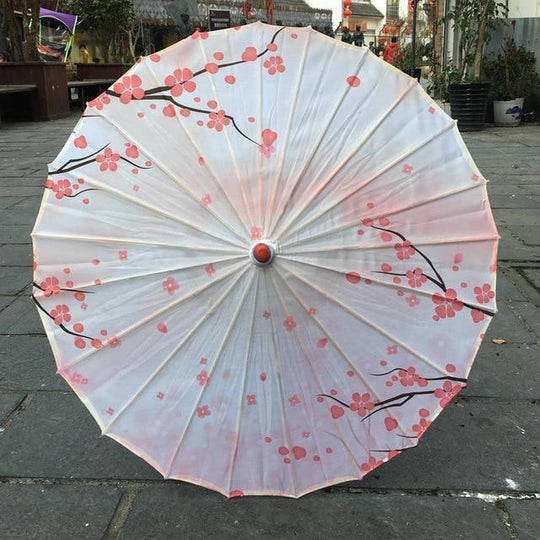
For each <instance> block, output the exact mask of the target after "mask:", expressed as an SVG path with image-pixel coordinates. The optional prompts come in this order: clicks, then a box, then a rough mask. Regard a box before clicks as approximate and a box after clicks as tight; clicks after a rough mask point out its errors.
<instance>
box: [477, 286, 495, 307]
mask: <svg viewBox="0 0 540 540" xmlns="http://www.w3.org/2000/svg"><path fill="white" fill-rule="evenodd" d="M474 294H476V300H477V301H478V302H480V304H487V303H489V302H490V301H491V300H492V299H493V298H495V293H494V292H493V291H492V290H491V285H490V284H489V283H484V284H483V285H482V287H475V288H474Z"/></svg>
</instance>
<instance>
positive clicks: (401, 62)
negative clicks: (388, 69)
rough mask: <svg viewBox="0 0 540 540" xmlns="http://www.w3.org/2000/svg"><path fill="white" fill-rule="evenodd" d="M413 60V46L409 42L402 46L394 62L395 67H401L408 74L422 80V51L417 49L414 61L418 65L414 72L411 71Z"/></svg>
mask: <svg viewBox="0 0 540 540" xmlns="http://www.w3.org/2000/svg"><path fill="white" fill-rule="evenodd" d="M411 60H412V46H411V44H410V43H407V44H406V45H404V46H403V47H400V48H399V50H398V53H397V56H396V60H395V62H394V67H396V68H398V69H400V70H401V71H403V72H404V73H406V74H407V75H410V76H411V77H414V78H415V79H417V80H418V81H420V76H421V75H422V68H421V67H420V66H421V65H422V64H423V63H424V62H423V60H422V55H421V54H420V51H419V50H418V49H417V50H416V55H415V59H414V63H415V65H416V66H418V67H416V68H415V70H414V73H411Z"/></svg>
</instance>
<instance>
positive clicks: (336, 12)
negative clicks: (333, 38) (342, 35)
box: [305, 0, 343, 30]
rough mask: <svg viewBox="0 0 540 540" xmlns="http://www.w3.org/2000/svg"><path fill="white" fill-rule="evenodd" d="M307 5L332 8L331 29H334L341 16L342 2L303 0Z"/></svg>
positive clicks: (335, 0) (336, 0)
mask: <svg viewBox="0 0 540 540" xmlns="http://www.w3.org/2000/svg"><path fill="white" fill-rule="evenodd" d="M305 1H306V3H307V5H308V6H310V7H312V8H318V9H331V10H332V30H335V29H336V26H337V25H338V24H339V21H341V19H342V17H343V2H342V1H341V0H305Z"/></svg>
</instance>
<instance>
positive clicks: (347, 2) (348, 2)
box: [343, 0, 352, 8]
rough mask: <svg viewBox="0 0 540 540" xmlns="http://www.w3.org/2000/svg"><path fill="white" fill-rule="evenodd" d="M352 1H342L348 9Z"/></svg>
mask: <svg viewBox="0 0 540 540" xmlns="http://www.w3.org/2000/svg"><path fill="white" fill-rule="evenodd" d="M351 4H352V0H343V5H344V6H345V7H346V8H348V7H351Z"/></svg>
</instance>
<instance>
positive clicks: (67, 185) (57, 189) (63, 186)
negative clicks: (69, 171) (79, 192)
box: [45, 179, 73, 200]
mask: <svg viewBox="0 0 540 540" xmlns="http://www.w3.org/2000/svg"><path fill="white" fill-rule="evenodd" d="M45 186H46V187H48V188H50V189H51V190H52V191H53V192H54V193H55V197H56V198H57V199H58V200H60V199H61V198H62V197H70V196H71V194H72V193H73V190H72V189H71V182H70V181H69V180H66V179H63V180H58V182H56V183H55V182H53V181H52V180H51V179H48V180H47V182H46V183H45Z"/></svg>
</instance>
